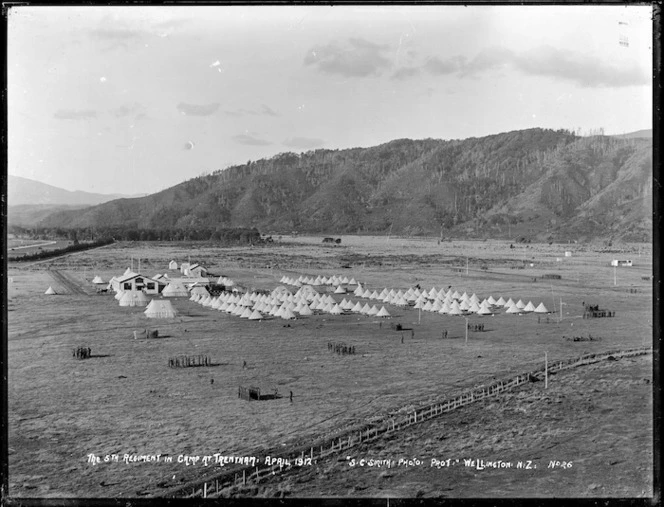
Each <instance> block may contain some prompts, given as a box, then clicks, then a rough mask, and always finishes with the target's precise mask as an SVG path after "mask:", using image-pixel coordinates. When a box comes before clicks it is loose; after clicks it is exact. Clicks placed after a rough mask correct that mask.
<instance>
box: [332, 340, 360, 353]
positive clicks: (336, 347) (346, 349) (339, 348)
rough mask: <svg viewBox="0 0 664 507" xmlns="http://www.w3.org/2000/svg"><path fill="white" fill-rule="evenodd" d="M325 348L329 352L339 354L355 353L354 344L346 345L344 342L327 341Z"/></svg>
mask: <svg viewBox="0 0 664 507" xmlns="http://www.w3.org/2000/svg"><path fill="white" fill-rule="evenodd" d="M327 350H329V351H330V352H335V353H336V354H339V355H340V356H346V355H351V354H355V345H352V346H351V345H346V344H345V343H333V342H328V343H327Z"/></svg>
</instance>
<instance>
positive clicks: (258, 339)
mask: <svg viewBox="0 0 664 507" xmlns="http://www.w3.org/2000/svg"><path fill="white" fill-rule="evenodd" d="M623 248H624V251H622V252H619V253H615V252H608V251H602V250H606V249H602V248H599V247H596V248H595V249H593V248H590V247H588V246H585V245H551V246H549V245H530V247H529V248H528V247H527V246H526V245H518V246H517V245H515V248H510V245H509V243H504V242H489V241H487V242H453V243H451V242H445V243H442V244H440V245H439V244H438V243H437V241H435V240H430V241H423V240H408V239H399V238H391V239H389V240H386V238H376V237H344V238H343V243H342V244H341V245H338V246H335V247H329V246H325V247H323V246H322V245H321V244H320V238H302V237H299V238H282V240H280V241H279V242H277V243H275V244H274V245H272V246H270V247H245V248H241V247H236V248H225V249H219V248H216V247H214V245H209V244H193V245H188V244H184V243H175V244H172V243H164V244H150V243H119V244H114V245H110V246H106V247H103V248H99V249H96V250H92V251H85V252H80V253H76V254H72V255H68V256H66V257H62V258H58V259H54V260H52V261H46V262H42V263H39V264H34V265H31V266H25V267H24V266H20V265H12V264H10V265H9V267H8V276H9V277H10V278H11V283H10V284H9V287H8V299H9V312H8V319H9V341H8V352H9V368H8V373H9V387H8V391H9V404H8V405H9V419H8V422H9V466H10V468H9V470H10V477H9V482H10V488H9V494H10V496H24V497H25V496H31V497H34V496H37V497H88V496H89V497H135V496H140V495H146V494H153V495H159V493H160V491H163V490H164V488H169V487H173V486H176V485H177V484H180V483H181V482H184V481H187V480H191V479H192V478H194V477H196V476H197V474H200V473H201V472H202V471H203V470H202V467H200V466H185V465H184V464H181V463H180V464H178V463H177V462H176V460H177V456H178V455H181V454H187V455H204V454H213V453H216V452H220V453H222V454H224V455H235V456H245V455H254V456H263V455H264V453H265V452H266V449H273V448H275V447H279V446H287V445H289V444H292V443H295V442H300V443H306V442H309V441H313V440H314V439H315V438H317V437H321V436H325V435H330V434H334V433H336V432H338V431H340V430H341V429H343V428H344V427H347V426H349V425H352V424H355V423H356V422H358V421H362V420H366V419H369V418H372V417H377V416H382V415H385V414H389V413H393V412H394V411H397V410H399V409H402V408H403V407H407V406H409V405H417V404H419V403H422V402H426V401H427V400H433V399H436V398H439V397H443V396H447V395H450V394H453V393H456V392H459V391H461V390H464V389H466V388H469V387H472V386H474V385H476V384H479V383H482V382H486V381H488V380H491V379H492V378H495V377H504V376H507V375H510V374H511V373H518V372H521V371H527V370H528V369H532V368H534V367H535V366H538V365H539V364H540V363H542V362H543V360H544V354H545V352H546V353H547V354H548V358H549V359H550V360H552V361H554V360H556V359H565V358H570V357H576V356H579V355H582V354H585V353H591V352H600V351H604V350H609V349H616V348H631V347H637V346H641V345H642V344H644V343H646V344H647V343H650V341H651V340H652V282H651V281H646V280H644V279H643V277H648V276H650V275H651V274H652V261H651V258H650V255H651V252H650V248H651V247H650V246H648V245H628V246H626V247H623ZM564 250H571V251H572V252H573V255H572V257H564ZM639 254H640V255H639ZM627 255H629V257H627ZM189 257H191V261H192V262H194V261H195V262H201V263H202V264H203V265H204V266H206V267H207V268H208V269H209V270H210V271H212V272H213V273H215V274H217V275H222V274H223V275H225V276H228V277H230V278H232V279H233V280H235V281H236V282H237V283H238V284H240V285H242V286H244V287H247V288H263V289H273V288H275V287H277V286H278V285H279V279H280V278H281V277H282V276H283V275H284V274H288V275H289V276H298V275H300V274H305V275H314V276H315V275H317V274H321V275H326V276H331V275H333V274H337V275H345V276H348V277H349V278H350V277H351V276H352V277H354V278H355V279H356V280H358V281H360V282H362V283H363V284H365V285H366V287H368V288H371V289H374V288H375V289H378V290H379V291H380V290H382V289H383V288H384V287H387V288H388V289H389V288H395V289H399V288H401V289H407V288H408V287H411V286H414V285H415V284H420V285H421V286H422V287H423V288H425V289H427V290H429V289H430V288H431V287H432V286H435V287H436V288H437V289H440V288H441V287H448V286H452V287H453V288H454V289H455V290H458V291H459V292H460V293H462V292H464V291H466V292H468V294H472V293H473V292H475V293H477V295H478V296H479V297H480V298H483V297H488V296H489V295H493V296H494V298H496V299H498V297H499V296H503V297H504V298H505V299H507V298H508V297H511V298H513V299H514V300H515V301H516V300H518V299H519V298H520V299H523V301H524V302H528V301H529V300H531V301H532V302H533V304H535V305H537V304H539V303H540V302H544V304H545V305H546V306H547V307H548V308H549V310H554V308H555V310H556V314H555V316H553V315H552V316H550V317H549V323H546V321H545V320H542V319H540V323H538V321H537V316H535V315H523V316H510V315H504V314H501V315H496V316H494V317H483V318H482V317H473V318H471V319H470V322H471V323H480V322H481V323H484V324H485V329H486V331H485V332H482V333H473V332H471V333H469V339H468V343H467V344H466V343H465V329H464V326H465V320H464V319H463V318H459V317H451V316H442V315H438V314H431V313H429V312H422V313H421V315H420V314H419V312H418V311H417V310H413V309H398V308H397V307H394V306H387V309H388V310H389V311H390V312H391V313H392V315H393V318H392V319H391V322H394V323H396V322H398V323H401V324H403V326H404V327H406V328H412V332H411V331H410V330H409V331H405V332H403V336H404V343H401V339H402V332H397V331H393V330H392V329H391V328H390V325H389V322H390V321H379V320H377V319H373V318H369V317H365V316H358V315H343V316H337V317H334V316H330V315H317V316H311V317H307V318H302V319H299V320H296V321H290V322H286V321H283V320H281V319H272V320H264V321H261V322H250V321H246V320H244V319H240V318H238V317H235V316H230V315H228V314H226V313H224V312H219V311H217V310H212V309H209V308H204V307H201V306H200V305H198V304H196V303H193V302H190V301H189V300H188V299H186V298H183V299H177V300H175V301H174V305H175V307H176V308H177V309H178V311H179V312H180V315H179V316H178V318H177V319H173V320H152V319H147V318H145V316H144V315H143V312H142V309H140V308H128V307H120V306H119V305H118V303H117V301H115V299H113V297H112V295H97V294H94V287H93V286H92V284H91V280H92V278H93V277H94V276H95V275H100V276H101V277H102V278H103V279H104V280H108V279H109V278H110V277H111V276H113V275H120V274H122V273H123V272H124V270H125V269H126V268H127V267H129V266H130V263H131V259H132V258H133V259H134V261H133V263H134V269H136V268H137V259H138V258H140V259H141V266H142V272H144V273H145V274H147V275H154V274H156V273H166V272H168V262H169V261H170V260H172V259H173V260H176V261H177V262H178V263H179V262H182V261H187V260H188V259H189ZM623 257H625V258H632V260H633V261H634V266H633V267H631V268H619V269H617V270H616V273H615V280H614V269H613V268H612V267H610V266H609V262H610V260H611V259H613V258H623ZM559 258H562V260H561V261H558V260H557V259H559ZM466 259H468V260H466ZM524 259H525V260H528V261H530V262H528V263H527V265H528V264H530V263H532V264H533V267H530V266H529V265H528V266H527V267H526V268H525V269H515V268H514V266H515V265H519V264H520V265H523V264H524V262H523V261H524ZM342 266H349V267H348V268H344V267H342ZM466 266H468V273H466ZM482 266H484V267H486V269H485V270H483V269H481V267H482ZM49 268H52V269H57V270H59V271H61V272H62V273H63V274H65V275H66V276H67V277H68V278H70V279H71V280H73V281H75V282H76V283H78V284H79V285H80V286H81V287H83V288H85V289H86V290H87V291H88V292H89V293H90V294H91V295H89V296H82V295H71V294H67V293H66V292H67V290H66V287H59V286H58V284H57V282H56V280H55V279H54V278H53V277H52V275H50V274H49V271H48V269H49ZM178 273H179V272H178ZM546 273H556V274H559V275H560V276H561V277H562V278H561V279H560V280H543V279H542V275H544V274H546ZM535 279H536V280H537V281H534V280H535ZM614 281H615V285H614ZM49 285H51V286H53V288H54V289H55V290H56V292H58V293H60V295H57V296H45V295H44V294H43V293H44V291H45V290H46V288H47V287H48V286H49ZM294 290H295V289H293V291H294ZM634 291H636V292H634ZM335 297H336V299H337V301H341V298H342V297H343V296H339V295H336V296H335ZM349 297H350V298H351V299H352V300H353V302H355V301H357V300H358V299H359V298H356V297H354V296H352V295H350V296H349ZM561 301H562V303H563V306H562V320H560V322H559V321H558V320H559V318H560V303H561ZM583 302H586V303H590V304H597V305H599V306H600V307H601V308H605V309H609V310H612V311H615V312H616V317H615V318H603V319H591V320H587V319H583V318H582V313H583V308H582V303H583ZM146 327H149V328H151V329H158V331H159V336H160V338H159V339H153V340H145V339H143V340H140V339H139V340H135V339H134V337H133V331H135V330H143V329H145V328H146ZM443 330H448V333H449V334H448V338H447V339H442V337H441V334H442V331H443ZM588 333H591V334H592V335H593V336H594V337H601V338H602V339H601V341H593V342H570V341H567V340H565V339H563V336H572V335H577V336H582V335H584V336H587V335H588ZM413 334H414V336H413ZM330 341H333V342H338V341H344V342H346V343H347V344H349V345H354V346H355V347H356V355H355V356H343V357H342V356H338V355H336V354H331V353H329V352H328V349H327V343H328V342H330ZM77 346H86V347H90V348H91V349H92V356H93V357H92V358H90V359H88V360H84V361H79V360H77V359H75V358H74V357H72V349H73V348H75V347H77ZM182 354H187V355H197V354H207V355H208V356H210V357H211V358H212V359H213V360H214V361H215V362H216V363H218V364H217V365H216V366H213V367H205V368H187V369H171V368H168V366H167V361H168V358H169V357H171V356H175V355H182ZM243 361H246V362H247V368H246V369H245V368H243V367H242V366H243ZM212 381H214V382H212ZM241 385H242V386H249V385H257V386H260V387H262V388H263V389H264V390H265V391H267V392H272V391H273V389H277V390H278V392H279V393H280V394H282V395H285V396H284V397H283V398H280V399H276V400H270V401H264V402H247V401H243V400H241V399H238V397H237V389H238V386H241ZM290 391H292V392H293V394H294V402H293V403H290V402H289V399H288V394H289V392H290ZM642 416H643V417H650V416H651V413H644V414H642ZM485 430H486V431H487V432H491V427H490V426H487V427H486V428H485ZM588 445H589V446H590V445H591V444H588ZM89 453H94V454H96V455H100V456H104V455H106V454H111V453H119V454H120V456H122V455H123V454H125V453H127V454H160V455H162V456H164V455H171V456H174V457H175V458H176V459H175V460H174V461H173V463H164V462H163V460H162V461H160V462H158V463H129V464H125V463H122V462H120V463H108V464H105V463H102V464H99V465H92V464H90V463H88V461H87V456H88V454H89ZM56 464H57V466H56ZM624 486H625V488H626V490H628V491H631V490H630V487H631V485H630V483H628V482H626V483H625V484H624ZM640 487H641V486H640V485H639V486H638V488H640ZM638 488H637V486H634V492H635V493H634V494H636V489H638ZM640 491H641V489H639V492H640ZM587 493H588V495H590V496H592V495H593V491H588V492H587ZM339 494H341V495H345V494H346V493H345V492H344V491H340V493H339Z"/></svg>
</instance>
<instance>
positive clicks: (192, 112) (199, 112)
mask: <svg viewBox="0 0 664 507" xmlns="http://www.w3.org/2000/svg"><path fill="white" fill-rule="evenodd" d="M176 107H177V110H178V111H180V112H181V113H182V114H184V115H187V116H210V115H211V114H214V113H215V112H216V111H217V109H219V103H217V102H215V103H213V104H200V105H199V104H185V103H184V102H180V103H179V104H178V105H177V106H176Z"/></svg>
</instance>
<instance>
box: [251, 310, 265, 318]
mask: <svg viewBox="0 0 664 507" xmlns="http://www.w3.org/2000/svg"><path fill="white" fill-rule="evenodd" d="M262 318H263V316H262V315H261V314H260V312H259V311H258V310H254V311H253V312H251V315H249V320H261V319H262Z"/></svg>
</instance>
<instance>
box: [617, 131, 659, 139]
mask: <svg viewBox="0 0 664 507" xmlns="http://www.w3.org/2000/svg"><path fill="white" fill-rule="evenodd" d="M611 137H617V138H618V139H652V129H645V130H637V131H636V132H629V133H628V134H618V135H615V136H611Z"/></svg>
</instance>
